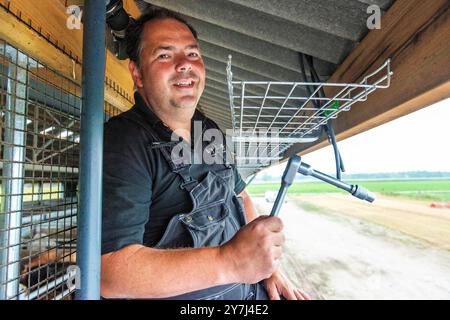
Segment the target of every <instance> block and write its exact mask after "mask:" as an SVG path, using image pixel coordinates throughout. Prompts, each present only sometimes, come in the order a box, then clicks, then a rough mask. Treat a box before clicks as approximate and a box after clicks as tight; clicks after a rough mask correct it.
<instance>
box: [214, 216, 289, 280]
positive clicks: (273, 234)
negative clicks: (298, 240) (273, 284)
mask: <svg viewBox="0 0 450 320" xmlns="http://www.w3.org/2000/svg"><path fill="white" fill-rule="evenodd" d="M282 230H283V224H282V222H281V220H280V219H279V218H277V217H268V216H261V217H258V218H256V219H255V220H253V221H252V222H250V223H248V224H247V225H245V226H244V227H242V228H241V229H240V230H239V231H238V233H236V235H235V236H234V237H233V238H232V239H231V240H230V241H228V242H227V243H226V244H224V245H222V246H221V247H220V251H221V257H222V258H223V259H224V261H227V263H229V264H230V266H231V267H230V268H229V270H230V272H229V277H230V279H232V280H233V282H240V283H256V282H259V281H261V280H263V279H267V278H268V277H270V275H271V274H272V273H274V272H275V271H276V270H277V268H278V264H279V258H280V257H281V254H282V249H283V243H284V235H283V233H282V232H281V231H282Z"/></svg>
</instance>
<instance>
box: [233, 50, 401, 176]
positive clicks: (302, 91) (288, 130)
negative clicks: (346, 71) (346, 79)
mask: <svg viewBox="0 0 450 320" xmlns="http://www.w3.org/2000/svg"><path fill="white" fill-rule="evenodd" d="M231 59H232V57H231V55H230V56H228V64H227V82H228V91H229V100H230V109H231V122H232V127H233V137H232V140H233V142H234V151H235V154H236V159H235V160H236V162H237V165H238V166H239V167H241V168H243V167H244V168H260V167H264V166H269V165H271V164H272V163H274V162H277V161H278V160H280V159H281V158H282V156H283V153H284V152H285V151H286V150H287V149H288V148H289V147H291V146H292V145H293V144H296V143H310V142H313V141H315V140H317V139H319V138H320V135H321V128H322V126H323V125H324V124H326V123H327V122H328V121H329V120H330V119H335V118H337V117H338V116H339V114H340V113H341V112H344V111H349V110H350V109H351V107H352V106H353V105H354V104H355V103H357V102H363V101H366V100H367V98H368V96H369V95H370V94H371V93H372V92H374V91H375V90H377V89H386V88H389V86H390V83H391V77H392V75H393V72H392V71H391V64H390V62H391V61H390V59H388V60H386V62H385V63H384V64H383V65H382V66H380V67H379V68H378V69H377V70H375V71H374V72H372V73H370V74H369V75H367V76H365V77H364V79H362V81H361V82H359V83H330V82H275V81H234V80H233V72H232V70H231V69H232V68H231ZM322 90H323V91H324V92H325V95H326V96H323V95H321V94H320V92H323V91H322ZM328 96H329V97H328ZM315 101H316V106H315V105H314V102H315ZM317 105H319V107H317Z"/></svg>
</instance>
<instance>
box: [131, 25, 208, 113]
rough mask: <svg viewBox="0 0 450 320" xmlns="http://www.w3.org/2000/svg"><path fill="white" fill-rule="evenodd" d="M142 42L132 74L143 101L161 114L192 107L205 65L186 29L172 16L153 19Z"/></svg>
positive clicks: (200, 84)
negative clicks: (170, 17)
mask: <svg viewBox="0 0 450 320" xmlns="http://www.w3.org/2000/svg"><path fill="white" fill-rule="evenodd" d="M142 43H143V49H142V52H141V56H140V59H141V60H140V61H141V63H140V64H141V66H140V68H139V69H135V70H134V71H133V70H132V73H133V78H134V80H135V83H136V85H137V87H138V88H139V90H140V91H141V92H142V93H143V94H144V95H145V99H146V101H147V102H148V103H149V104H150V105H151V106H152V108H154V109H155V110H160V111H162V112H164V113H168V112H174V111H177V109H180V108H181V109H195V107H196V106H197V103H198V100H199V99H200V96H201V94H202V92H203V89H204V88H205V66H204V64H203V60H202V58H201V56H200V50H199V48H198V43H197V40H196V39H195V37H194V36H193V34H192V32H191V31H190V30H189V28H188V27H187V26H186V25H185V24H183V23H181V22H179V21H177V20H175V19H163V20H155V21H152V22H150V23H147V25H146V26H145V29H144V32H143V38H142ZM136 73H138V74H136ZM136 75H137V76H136Z"/></svg>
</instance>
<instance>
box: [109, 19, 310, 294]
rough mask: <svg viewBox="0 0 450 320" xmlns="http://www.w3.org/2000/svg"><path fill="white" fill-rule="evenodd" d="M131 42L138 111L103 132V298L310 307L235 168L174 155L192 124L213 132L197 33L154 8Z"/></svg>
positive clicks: (277, 231) (188, 141)
mask: <svg viewBox="0 0 450 320" xmlns="http://www.w3.org/2000/svg"><path fill="white" fill-rule="evenodd" d="M128 42H129V43H128V54H129V57H130V63H129V69H130V73H131V76H132V78H133V80H134V83H135V87H136V91H137V92H136V94H135V100H136V104H135V106H134V107H133V108H132V109H130V110H129V111H127V112H125V113H123V114H121V115H119V116H116V117H113V118H111V119H110V120H109V121H108V123H107V124H106V125H105V143H104V187H103V190H104V195H103V225H102V278H101V293H102V296H103V297H105V298H128V299H146V298H168V299H235V300H241V299H268V298H270V299H279V298H280V296H282V297H284V298H286V299H307V298H308V297H307V295H306V294H304V293H302V292H301V291H300V290H298V289H295V288H294V287H293V286H292V284H291V283H290V282H289V281H288V280H287V279H286V278H285V277H284V276H282V275H281V274H280V272H279V271H278V266H279V259H280V257H281V255H282V245H283V243H284V236H283V233H282V229H283V226H282V223H281V220H280V219H279V218H276V217H267V216H261V217H258V215H257V213H256V211H255V208H254V206H253V204H252V201H251V199H250V197H249V196H248V194H247V193H246V192H245V190H244V189H245V183H244V181H243V180H242V179H241V177H240V175H239V173H238V171H237V170H236V167H235V166H234V165H232V164H229V163H227V162H226V161H222V162H220V163H214V164H205V163H202V164H192V163H191V164H186V163H179V162H177V161H175V159H174V157H173V152H172V151H173V148H174V147H175V145H176V144H178V143H180V144H185V145H188V146H189V147H190V148H194V144H195V143H194V141H193V136H194V134H193V132H192V131H193V128H194V124H195V123H197V124H198V123H199V124H200V128H202V131H203V132H205V131H207V130H210V129H214V130H217V129H218V127H217V125H216V124H215V123H214V122H213V121H212V120H210V119H208V118H206V117H205V116H204V115H203V114H202V113H200V112H199V111H198V110H196V107H197V104H198V101H199V99H200V96H201V94H202V92H203V90H204V87H205V66H204V64H203V60H202V57H201V54H200V49H199V46H198V41H197V34H196V32H195V30H194V29H193V28H192V27H191V26H189V25H188V24H187V23H186V22H185V21H184V20H182V19H181V18H179V17H178V16H176V15H174V14H172V13H169V12H167V11H161V10H158V11H154V12H151V13H149V14H146V15H144V16H142V17H141V18H140V19H139V20H138V21H136V24H135V25H134V26H133V27H132V28H130V30H129V31H128ZM174 132H176V134H175V133H174ZM174 135H175V136H176V137H178V138H179V139H177V141H176V142H175V143H174V141H173V140H174V139H173V137H174ZM203 147H204V145H203V144H202V148H203ZM223 149H224V151H223V152H221V154H222V153H223V156H224V157H225V155H226V152H227V151H226V150H225V149H226V148H225V147H224V148H223ZM201 151H202V153H203V149H202V150H201ZM237 195H240V197H241V198H242V199H243V202H242V203H241V201H240V199H239V197H238V196H237Z"/></svg>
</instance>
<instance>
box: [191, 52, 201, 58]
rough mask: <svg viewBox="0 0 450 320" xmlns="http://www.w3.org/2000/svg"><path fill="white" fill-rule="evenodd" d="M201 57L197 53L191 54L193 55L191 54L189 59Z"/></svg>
mask: <svg viewBox="0 0 450 320" xmlns="http://www.w3.org/2000/svg"><path fill="white" fill-rule="evenodd" d="M198 56H199V54H198V53H197V52H191V53H189V57H194V58H196V57H198Z"/></svg>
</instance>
